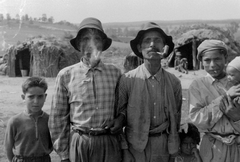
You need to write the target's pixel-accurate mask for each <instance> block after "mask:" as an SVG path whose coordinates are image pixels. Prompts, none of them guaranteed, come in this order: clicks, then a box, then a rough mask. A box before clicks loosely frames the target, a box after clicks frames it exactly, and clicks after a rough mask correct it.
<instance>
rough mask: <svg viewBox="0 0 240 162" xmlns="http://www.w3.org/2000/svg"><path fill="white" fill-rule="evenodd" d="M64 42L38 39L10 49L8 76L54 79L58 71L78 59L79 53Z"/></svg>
mask: <svg viewBox="0 0 240 162" xmlns="http://www.w3.org/2000/svg"><path fill="white" fill-rule="evenodd" d="M66 42H68V41H60V40H56V39H55V38H54V39H53V38H51V39H50V38H47V39H46V38H41V37H40V38H33V39H31V40H30V41H27V42H24V43H22V44H20V45H18V46H12V47H10V48H9V52H8V53H9V61H8V62H9V63H8V66H9V68H8V75H9V76H10V77H15V76H43V77H56V76H57V74H58V72H59V70H61V69H62V68H64V67H66V66H69V65H72V64H74V63H77V62H79V59H80V54H79V52H77V51H76V50H74V49H73V48H72V47H71V46H70V45H69V44H68V43H66Z"/></svg>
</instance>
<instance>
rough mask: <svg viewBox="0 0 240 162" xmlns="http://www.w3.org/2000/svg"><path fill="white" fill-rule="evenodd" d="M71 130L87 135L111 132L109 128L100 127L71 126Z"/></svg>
mask: <svg viewBox="0 0 240 162" xmlns="http://www.w3.org/2000/svg"><path fill="white" fill-rule="evenodd" d="M72 130H73V131H74V132H76V133H78V134H79V135H83V134H85V135H89V136H100V135H107V134H111V133H110V130H109V129H102V128H75V127H73V128H72Z"/></svg>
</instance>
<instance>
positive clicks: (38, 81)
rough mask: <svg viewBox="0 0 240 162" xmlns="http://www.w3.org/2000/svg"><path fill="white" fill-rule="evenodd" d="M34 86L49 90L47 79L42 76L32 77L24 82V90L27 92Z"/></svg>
mask: <svg viewBox="0 0 240 162" xmlns="http://www.w3.org/2000/svg"><path fill="white" fill-rule="evenodd" d="M32 87H40V88H42V89H43V90H44V92H46V91H47V89H48V85H47V82H46V81H45V79H43V78H40V77H30V78H28V79H27V80H26V81H25V82H24V83H23V84H22V91H23V93H24V94H25V93H26V92H27V91H28V89H29V88H32Z"/></svg>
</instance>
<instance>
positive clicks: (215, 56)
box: [202, 50, 226, 79]
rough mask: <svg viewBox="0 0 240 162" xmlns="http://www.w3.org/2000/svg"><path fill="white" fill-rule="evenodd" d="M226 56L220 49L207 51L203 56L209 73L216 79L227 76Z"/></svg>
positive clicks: (204, 65) (203, 61)
mask: <svg viewBox="0 0 240 162" xmlns="http://www.w3.org/2000/svg"><path fill="white" fill-rule="evenodd" d="M225 63H226V57H225V56H224V54H222V53H220V51H219V50H213V51H207V52H206V53H204V55H203V57H202V64H203V67H204V69H205V71H206V72H207V73H209V74H210V75H211V76H212V77H213V78H215V79H221V78H223V77H224V76H225V71H224V69H225Z"/></svg>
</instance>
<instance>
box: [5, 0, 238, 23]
mask: <svg viewBox="0 0 240 162" xmlns="http://www.w3.org/2000/svg"><path fill="white" fill-rule="evenodd" d="M0 13H3V14H4V15H6V13H10V15H11V17H15V16H16V14H19V15H20V16H21V15H25V14H28V15H29V16H30V17H37V18H39V17H42V14H46V15H47V17H50V16H53V17H54V21H55V22H58V21H61V20H66V21H68V22H71V23H76V24H79V23H80V22H81V21H82V20H83V19H84V18H86V17H96V18H98V19H99V20H101V21H102V23H110V22H132V21H147V20H151V21H152V20H166V21H168V20H169V21H172V20H173V21H174V20H224V19H240V0H0Z"/></svg>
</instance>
